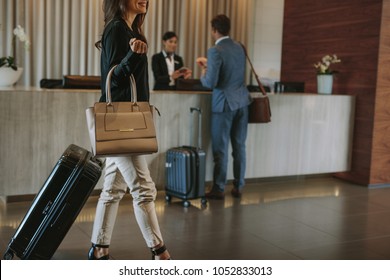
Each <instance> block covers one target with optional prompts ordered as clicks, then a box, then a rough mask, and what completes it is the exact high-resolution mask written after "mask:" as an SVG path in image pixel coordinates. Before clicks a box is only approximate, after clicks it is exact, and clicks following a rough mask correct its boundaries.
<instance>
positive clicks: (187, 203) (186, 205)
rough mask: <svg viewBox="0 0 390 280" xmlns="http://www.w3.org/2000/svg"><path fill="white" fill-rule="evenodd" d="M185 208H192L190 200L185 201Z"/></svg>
mask: <svg viewBox="0 0 390 280" xmlns="http://www.w3.org/2000/svg"><path fill="white" fill-rule="evenodd" d="M183 206H184V207H186V208H187V207H190V206H191V202H189V201H188V200H184V201H183Z"/></svg>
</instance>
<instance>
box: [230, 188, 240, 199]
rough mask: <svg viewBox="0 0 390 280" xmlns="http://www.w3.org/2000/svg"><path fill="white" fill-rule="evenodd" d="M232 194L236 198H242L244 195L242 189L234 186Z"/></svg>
mask: <svg viewBox="0 0 390 280" xmlns="http://www.w3.org/2000/svg"><path fill="white" fill-rule="evenodd" d="M231 194H232V196H233V197H236V198H240V197H241V195H242V193H241V191H240V190H239V189H237V188H233V189H232V191H231Z"/></svg>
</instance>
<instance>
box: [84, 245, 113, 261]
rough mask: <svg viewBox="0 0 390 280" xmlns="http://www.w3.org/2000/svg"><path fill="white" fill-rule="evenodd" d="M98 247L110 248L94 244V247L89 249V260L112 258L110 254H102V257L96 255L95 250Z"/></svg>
mask: <svg viewBox="0 0 390 280" xmlns="http://www.w3.org/2000/svg"><path fill="white" fill-rule="evenodd" d="M96 247H104V248H108V246H97V245H96V244H92V247H91V248H90V249H89V251H88V260H108V259H110V255H104V256H101V257H100V258H97V257H95V254H94V252H95V248H96Z"/></svg>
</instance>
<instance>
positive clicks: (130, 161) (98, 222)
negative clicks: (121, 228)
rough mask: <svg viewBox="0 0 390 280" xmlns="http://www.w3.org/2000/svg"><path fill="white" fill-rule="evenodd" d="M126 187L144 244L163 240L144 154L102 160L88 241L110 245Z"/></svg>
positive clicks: (154, 190)
mask: <svg viewBox="0 0 390 280" xmlns="http://www.w3.org/2000/svg"><path fill="white" fill-rule="evenodd" d="M127 188H129V191H130V194H131V195H132V197H133V207H134V213H135V218H136V220H137V223H138V225H139V227H140V229H141V232H142V235H143V237H144V239H145V241H146V244H147V246H148V247H150V248H152V247H155V246H157V245H159V244H161V243H163V239H162V236H161V232H160V227H159V224H158V220H157V215H156V209H155V204H154V201H155V199H156V195H157V190H156V187H155V184H154V182H153V180H152V178H151V176H150V172H149V168H148V165H147V162H146V159H145V156H131V157H111V158H107V159H106V171H105V177H104V184H103V189H102V192H101V194H100V198H99V201H98V203H97V208H96V215H95V222H94V225H93V230H92V238H91V241H92V243H94V244H97V245H101V246H108V245H110V242H111V236H112V232H113V229H114V225H115V220H116V216H117V212H118V207H119V202H120V200H121V199H122V197H123V196H124V195H125V193H126V191H127Z"/></svg>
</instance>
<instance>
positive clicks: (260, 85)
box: [240, 43, 267, 95]
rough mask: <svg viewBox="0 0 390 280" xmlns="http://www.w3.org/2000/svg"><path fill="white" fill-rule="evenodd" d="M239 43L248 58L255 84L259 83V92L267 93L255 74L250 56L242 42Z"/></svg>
mask: <svg viewBox="0 0 390 280" xmlns="http://www.w3.org/2000/svg"><path fill="white" fill-rule="evenodd" d="M240 44H241V46H242V48H243V49H244V52H245V56H246V58H247V59H248V62H249V65H250V66H251V70H252V72H253V75H254V76H255V79H256V81H257V84H258V85H259V88H260V90H261V92H262V93H263V95H267V93H266V92H265V89H264V87H263V84H262V83H261V82H260V79H259V76H258V75H257V73H256V71H255V68H254V67H253V64H252V61H251V60H250V58H249V56H248V52H247V50H246V47H245V46H244V44H242V43H240Z"/></svg>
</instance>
